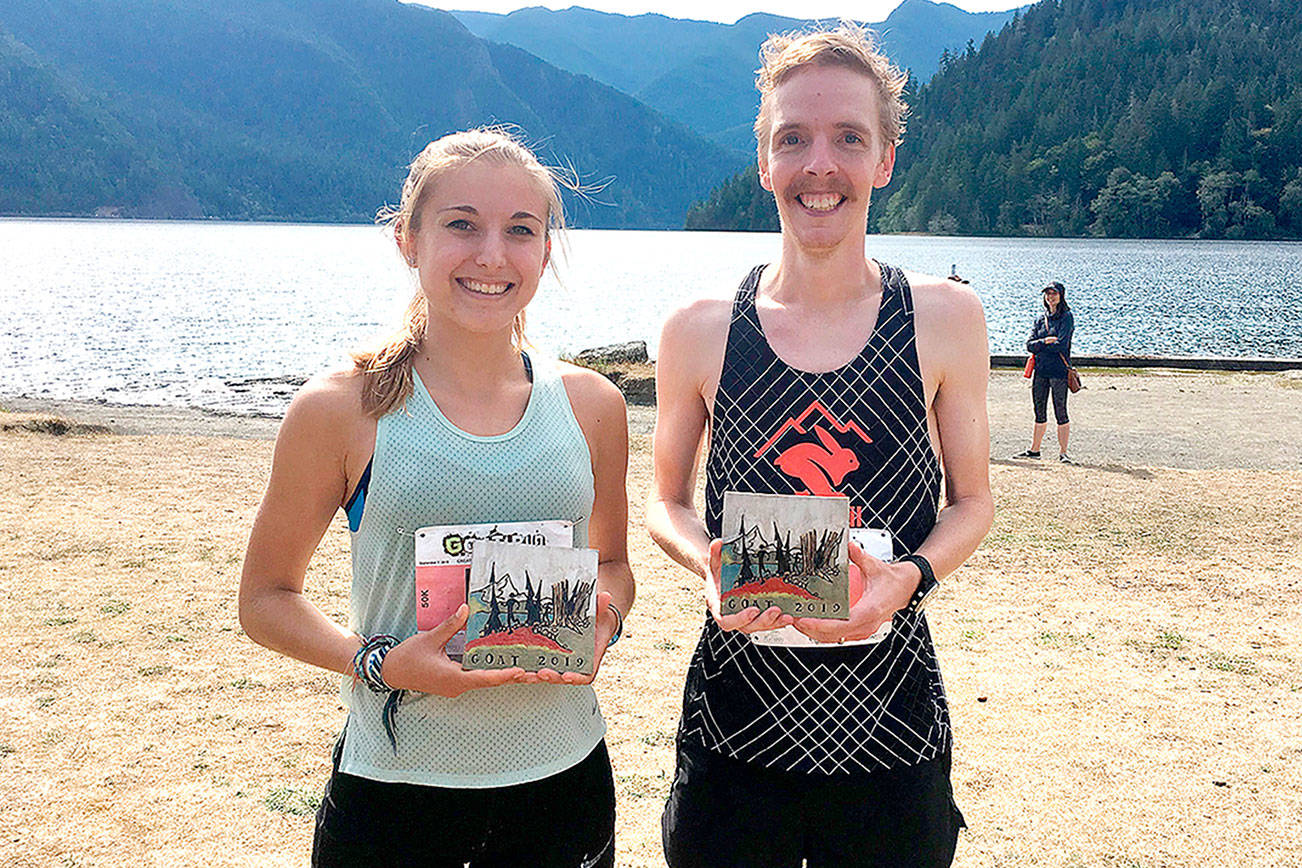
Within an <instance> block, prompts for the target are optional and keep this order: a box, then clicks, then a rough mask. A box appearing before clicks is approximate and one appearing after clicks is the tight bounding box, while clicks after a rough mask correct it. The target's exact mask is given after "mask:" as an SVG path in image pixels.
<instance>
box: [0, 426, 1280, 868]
mask: <svg viewBox="0 0 1302 868" xmlns="http://www.w3.org/2000/svg"><path fill="white" fill-rule="evenodd" d="M0 418H4V417H0ZM633 446H634V456H633V462H632V473H631V477H630V497H631V499H632V501H633V505H634V509H633V513H634V514H633V520H634V522H635V525H634V532H633V534H632V536H631V544H632V557H633V561H634V564H635V570H636V573H637V576H638V580H639V586H640V595H639V601H638V607H637V610H636V611H635V613H634V615H633V617H632V618H631V619H630V622H629V626H628V634H627V638H626V639H625V641H624V642H622V643H621V644H620V645H619V647H618V651H617V653H613V654H612V655H611V656H610V657H609V658H608V662H607V665H606V666H605V667H604V668H603V670H602V675H601V678H600V679H599V691H600V693H601V698H602V704H603V708H604V711H605V713H606V716H607V719H608V721H609V724H610V736H609V741H610V745H611V751H612V755H613V758H614V762H615V769H616V775H617V786H618V792H619V833H618V834H619V839H618V840H619V848H620V864H621V865H629V866H654V865H661V864H663V862H662V858H661V854H660V846H659V812H660V808H661V806H662V801H663V797H664V794H665V792H666V790H667V787H668V783H669V779H670V776H671V775H672V771H673V753H672V751H673V747H672V740H673V732H674V728H675V725H676V723H677V712H678V707H679V702H680V691H681V686H682V678H683V672H684V670H685V668H686V663H687V660H688V657H689V656H690V653H691V650H692V647H693V645H694V644H695V641H696V637H697V634H698V631H699V627H700V619H701V606H700V604H699V602H698V599H697V594H696V591H695V585H694V582H693V581H692V580H691V579H690V578H689V577H687V576H686V575H685V574H684V573H683V572H682V571H681V570H679V569H677V568H676V567H674V566H673V565H672V564H670V563H669V562H668V561H667V560H666V559H665V558H664V557H663V556H662V555H661V554H660V553H659V552H658V550H656V549H655V548H654V546H653V544H651V543H650V541H649V540H648V539H647V537H646V536H645V534H644V533H642V532H640V530H639V529H638V525H639V524H640V520H641V509H640V503H641V500H642V498H643V497H644V495H645V492H646V488H647V483H648V479H649V460H648V455H647V444H646V437H645V432H644V431H635V433H634V438H633ZM269 458H270V444H269V443H266V442H260V441H247V440H228V439H219V438H183V437H118V436H108V435H97V436H82V435H70V436H69V435H65V436H59V437H55V436H50V435H49V434H43V433H37V432H34V431H30V430H22V429H19V430H6V431H5V432H4V433H2V434H0V478H3V479H4V480H5V493H4V495H3V496H2V497H0V617H3V620H4V623H5V625H6V630H5V637H6V641H5V653H4V654H3V656H2V657H0V864H3V865H7V866H42V868H44V866H128V865H132V866H134V865H169V866H171V865H197V864H203V865H205V866H210V868H215V866H225V865H256V866H278V865H295V866H296V865H303V864H306V853H307V851H308V847H309V841H310V833H311V811H312V809H313V806H314V805H315V802H316V799H317V797H318V793H319V791H320V788H321V785H322V783H323V781H324V779H325V776H326V773H327V768H328V766H327V759H328V749H329V745H330V742H331V740H332V738H333V737H334V735H335V733H336V732H337V730H338V728H339V726H340V724H341V722H342V713H341V711H340V707H339V702H338V697H337V693H336V687H335V684H336V681H335V678H334V677H333V676H330V675H327V674H322V673H319V672H316V671H313V670H311V669H309V668H307V667H305V666H302V665H300V664H297V663H294V662H292V661H289V660H285V659H282V658H280V657H277V656H276V655H273V654H271V653H270V652H268V651H265V650H263V649H261V648H258V647H257V646H255V645H253V644H252V643H251V642H250V641H249V640H248V639H247V638H245V637H244V636H243V635H242V634H241V633H240V631H239V629H238V625H237V624H236V619H235V603H234V590H235V587H236V584H237V581H238V575H239V568H240V558H241V556H242V553H243V546H244V538H245V533H246V531H247V528H248V526H249V523H250V521H251V519H252V515H253V511H254V509H255V507H256V502H257V498H258V496H259V493H260V489H261V485H262V482H263V479H264V475H265V473H266V470H267V467H268V462H269ZM992 471H993V479H994V483H995V491H996V497H997V502H998V507H999V512H998V518H997V520H996V526H995V528H994V530H993V531H992V532H991V534H990V538H989V539H988V541H987V543H986V544H985V545H984V546H983V547H982V549H981V550H980V551H979V552H978V553H977V555H976V556H975V557H974V558H973V559H972V561H971V563H970V564H969V566H968V567H966V568H965V569H964V570H962V571H961V572H960V573H959V574H957V575H955V576H954V577H952V578H951V579H950V580H949V582H948V583H947V585H946V588H945V591H944V595H943V597H942V598H940V599H939V600H938V601H937V602H936V603H934V604H933V608H932V609H931V621H932V624H933V629H934V631H935V633H936V637H937V644H938V647H939V651H940V654H941V659H942V664H943V667H944V671H945V675H946V685H947V688H948V690H949V694H950V699H951V705H952V709H953V716H954V723H955V729H956V738H957V747H956V752H955V767H954V786H955V793H956V796H957V799H958V802H959V804H960V806H961V807H962V808H963V809H964V812H965V813H966V815H967V818H968V820H969V822H970V823H971V826H972V828H971V829H970V830H969V832H967V833H966V834H965V836H964V837H963V838H962V839H961V841H960V849H959V858H958V863H957V864H959V865H962V866H1012V865H1018V866H1021V865H1027V866H1030V865H1036V866H1039V865H1044V866H1096V865H1097V866H1117V868H1121V866H1143V868H1156V866H1193V865H1213V864H1233V865H1259V866H1280V865H1298V864H1302V843H1300V841H1302V826H1300V825H1299V821H1298V817H1300V816H1302V667H1300V666H1299V662H1300V661H1302V615H1300V614H1299V613H1302V580H1300V579H1299V575H1300V574H1302V554H1300V553H1302V531H1300V530H1299V529H1300V528H1302V472H1299V470H1298V468H1296V467H1294V468H1291V469H1289V470H1287V471H1280V470H1271V471H1266V470H1262V471H1252V472H1244V471H1231V470H1198V471H1176V470H1163V469H1137V468H1133V467H1112V468H1098V467H1096V468H1089V467H1062V466H1059V465H1056V464H1052V465H1030V466H1025V465H1024V466H1013V465H1011V464H998V463H997V464H996V465H995V466H994V467H993V468H992ZM346 547H347V534H346V530H345V525H344V524H343V522H342V521H340V522H338V523H336V525H335V526H334V527H332V529H331V530H330V532H329V533H328V534H327V537H326V539H325V541H324V543H323V545H322V547H321V551H320V553H319V554H318V556H317V558H316V560H315V561H314V563H313V565H312V568H311V573H310V575H309V578H308V588H309V592H310V594H311V596H312V598H313V599H314V600H315V601H316V602H317V603H318V604H319V605H320V606H321V607H322V608H323V609H325V610H326V611H327V612H330V613H332V614H333V615H335V616H336V617H339V618H341V619H342V618H343V613H344V611H345V609H346V602H347V601H346V595H347V575H348V558H347V550H346ZM653 613H654V617H652V614H653Z"/></svg>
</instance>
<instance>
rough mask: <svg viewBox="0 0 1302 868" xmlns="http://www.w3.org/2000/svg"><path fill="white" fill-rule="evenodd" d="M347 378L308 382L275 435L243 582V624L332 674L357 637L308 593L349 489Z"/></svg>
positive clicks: (256, 636)
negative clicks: (310, 570)
mask: <svg viewBox="0 0 1302 868" xmlns="http://www.w3.org/2000/svg"><path fill="white" fill-rule="evenodd" d="M347 403H348V390H347V385H346V384H345V383H344V382H343V381H342V377H341V376H340V377H325V378H318V379H314V380H312V381H310V382H309V383H308V384H307V385H306V386H304V387H303V389H302V391H300V392H299V393H298V395H296V396H295V398H294V400H293V402H292V403H291V404H290V407H289V410H288V412H287V413H286V414H285V420H284V421H283V422H282V423H281V426H280V433H279V434H278V435H277V437H276V448H275V453H274V456H273V459H272V468H271V479H270V480H269V481H268V483H267V490H266V493H265V494H264V495H263V498H262V504H261V506H260V507H259V508H258V515H257V518H256V519H255V520H254V522H253V530H252V532H251V533H250V535H249V546H248V550H247V552H246V554H245V557H244V572H243V576H242V577H241V579H240V596H239V612H240V626H242V627H243V628H244V631H245V632H246V633H248V635H249V638H251V639H252V640H253V641H255V642H257V643H258V644H260V645H265V646H266V647H268V648H270V649H272V650H273V651H278V652H280V653H281V654H284V655H286V656H289V657H293V658H295V659H297V660H302V661H304V662H307V663H311V664H313V665H315V666H320V667H322V668H325V669H330V670H332V671H334V672H348V671H350V670H351V662H352V657H353V654H354V653H355V652H356V651H357V648H358V645H359V642H358V640H357V637H355V636H353V635H351V634H350V633H349V632H348V631H347V630H346V629H344V628H343V627H341V626H340V625H338V624H336V623H335V622H334V621H331V620H330V619H329V618H327V617H326V616H325V614H323V613H322V612H321V611H320V610H319V609H317V608H316V607H315V606H314V605H312V604H311V603H310V602H308V600H307V598H306V597H304V596H303V580H304V575H305V573H306V571H307V565H308V562H309V561H310V560H311V558H312V554H313V553H314V552H315V551H316V547H317V545H318V544H320V542H321V538H322V536H324V535H325V532H326V529H327V528H329V526H330V521H331V519H332V518H333V517H334V514H335V511H336V510H337V509H339V506H340V504H341V503H342V502H343V500H344V497H345V496H346V492H347V490H348V483H349V480H348V478H347V472H346V469H345V464H346V455H347V444H348V438H349V433H350V429H351V427H352V426H351V425H350V424H349V423H348V421H347V419H348V414H347Z"/></svg>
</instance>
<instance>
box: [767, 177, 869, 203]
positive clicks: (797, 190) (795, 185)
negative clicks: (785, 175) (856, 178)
mask: <svg viewBox="0 0 1302 868" xmlns="http://www.w3.org/2000/svg"><path fill="white" fill-rule="evenodd" d="M804 193H836V194H837V195H839V196H844V197H845V198H846V199H852V198H854V190H853V189H852V188H851V186H850V184H849V183H848V182H846V181H845V180H844V179H842V178H829V179H827V180H823V181H815V180H805V179H803V178H801V179H797V180H795V181H792V182H791V183H790V184H788V185H787V187H786V189H785V190H784V191H783V194H784V195H785V196H786V197H787V198H788V199H794V198H796V197H797V196H800V195H802V194H804Z"/></svg>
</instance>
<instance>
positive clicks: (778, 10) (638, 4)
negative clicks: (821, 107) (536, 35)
mask: <svg viewBox="0 0 1302 868" xmlns="http://www.w3.org/2000/svg"><path fill="white" fill-rule="evenodd" d="M424 2H425V5H426V6H434V7H437V8H439V9H478V10H482V11H484V12H511V11H512V10H515V9H519V8H521V7H523V6H546V7H548V8H550V9H567V8H569V7H570V6H585V7H587V8H589V9H600V10H602V11H605V12H618V13H620V14H621V15H640V14H642V13H643V12H659V13H660V14H661V15H668V16H670V17H671V18H697V19H704V20H707V21H722V22H724V23H726V24H731V23H732V22H734V21H736V20H737V19H738V18H741V17H742V16H743V15H748V14H750V13H751V12H772V13H774V14H776V15H786V16H788V17H790V18H837V17H840V16H845V17H847V18H855V19H858V20H860V21H881V20H883V19H885V18H886V16H887V15H890V14H891V10H892V9H894V8H895V7H896V6H898V5H899V2H900V0H856V2H845V0H710V2H708V3H702V2H700V0H664V2H661V3H652V2H649V0H590V2H580V3H574V2H564V0H563V2H559V3H558V2H542V0H451V2H443V0H434V2H429V0H424ZM952 2H953V5H955V6H957V7H959V8H960V9H966V10H968V11H969V12H991V11H999V10H1004V9H1013V8H1016V7H1018V6H1023V5H1025V2H1023V3H1018V2H1016V0H952ZM1027 2H1029V0H1027Z"/></svg>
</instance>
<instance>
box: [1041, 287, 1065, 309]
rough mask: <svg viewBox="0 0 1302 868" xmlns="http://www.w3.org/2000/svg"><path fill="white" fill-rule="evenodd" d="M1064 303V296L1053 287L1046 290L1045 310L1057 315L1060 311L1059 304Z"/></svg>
mask: <svg viewBox="0 0 1302 868" xmlns="http://www.w3.org/2000/svg"><path fill="white" fill-rule="evenodd" d="M1061 301H1062V294H1061V293H1060V292H1058V290H1056V289H1054V288H1053V287H1052V286H1046V287H1045V288H1044V309H1045V310H1047V311H1048V312H1049V313H1055V312H1056V311H1057V310H1058V303H1059V302H1061Z"/></svg>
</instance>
